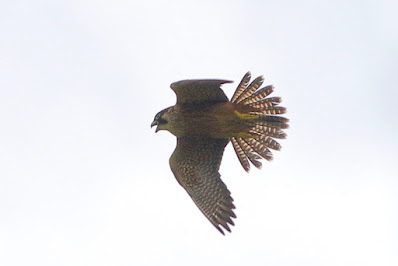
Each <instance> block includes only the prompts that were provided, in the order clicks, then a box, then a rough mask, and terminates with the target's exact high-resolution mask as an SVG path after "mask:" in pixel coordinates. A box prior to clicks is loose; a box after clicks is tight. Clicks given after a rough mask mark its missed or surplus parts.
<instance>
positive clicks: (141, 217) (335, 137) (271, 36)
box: [0, 0, 398, 266]
mask: <svg viewBox="0 0 398 266" xmlns="http://www.w3.org/2000/svg"><path fill="white" fill-rule="evenodd" d="M394 2H395V1H329V2H327V1H213V0H212V1H207V0H202V1H195V2H190V1H127V0H126V1H118V0H115V1H89V0H76V1H4V2H2V3H1V8H0V38H1V39H0V40H1V41H0V265H5V266H13V265H41V266H43V265H73V266H76V265H85V266H86V265H216V264H217V265H306V266H307V265H398V252H397V250H398V230H397V224H398V196H397V192H398V181H397V177H398V163H397V158H398V141H397V137H398V130H397V127H398V119H397V113H398V107H397V98H398V92H397V83H398V75H397V69H398V49H397V47H398V21H397V20H398V19H397V13H398V7H397V3H396V2H395V4H394ZM248 70H250V71H252V74H253V76H258V75H264V77H265V83H266V84H273V85H274V86H275V87H276V91H275V93H274V96H282V98H283V100H284V102H283V105H284V106H286V107H287V108H288V113H287V114H286V116H287V117H288V118H290V119H291V123H290V124H291V127H290V129H288V130H287V133H288V138H287V140H285V141H282V142H281V144H282V146H283V149H282V151H281V152H275V159H274V161H273V162H271V163H268V162H265V163H264V167H263V169H262V170H256V169H254V170H252V171H251V172H250V174H246V173H245V172H244V171H243V169H242V167H241V166H240V164H239V162H238V160H237V158H236V156H235V154H234V152H233V149H232V148H231V146H228V147H227V149H226V152H225V155H224V159H223V163H222V165H221V175H222V178H223V180H224V182H225V183H226V184H227V185H228V188H229V189H230V190H231V192H232V196H233V198H234V199H235V203H236V206H237V209H236V214H237V216H238V218H237V219H236V220H235V223H236V226H235V227H233V228H232V230H233V232H232V233H231V234H229V233H228V234H227V235H226V236H222V235H221V234H220V233H218V232H217V231H216V230H215V229H214V228H213V227H212V225H211V224H210V223H209V222H208V221H207V220H206V218H205V217H204V216H203V215H202V213H201V212H200V211H199V210H198V209H197V208H196V206H195V205H194V204H193V202H192V201H191V199H190V198H189V196H188V195H187V194H186V192H185V191H184V190H183V189H182V188H181V187H180V186H179V185H178V183H177V182H176V180H175V178H174V176H173V174H172V172H171V171H170V168H169V164H168V159H169V157H170V155H171V153H172V151H173V150H174V147H175V137H173V136H172V135H171V134H169V133H168V132H159V133H157V134H155V133H154V129H152V130H151V129H150V123H151V122H152V120H153V117H154V115H155V114H156V113H157V112H158V111H160V110H161V109H163V108H165V107H168V106H171V105H174V103H175V95H174V93H173V91H172V90H171V89H170V88H169V84H170V83H172V82H174V81H177V80H181V79H187V78H217V79H230V80H235V83H234V84H232V85H226V86H224V87H223V89H224V91H225V93H226V94H227V95H228V96H229V97H231V96H232V94H233V92H234V90H235V87H236V85H237V82H239V81H240V79H241V78H242V76H243V74H244V73H245V72H246V71H248Z"/></svg>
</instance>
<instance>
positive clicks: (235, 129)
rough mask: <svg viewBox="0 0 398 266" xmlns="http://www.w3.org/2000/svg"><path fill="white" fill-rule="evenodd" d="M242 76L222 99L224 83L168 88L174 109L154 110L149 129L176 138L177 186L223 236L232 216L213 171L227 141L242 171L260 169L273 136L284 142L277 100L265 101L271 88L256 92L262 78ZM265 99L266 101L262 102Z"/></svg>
mask: <svg viewBox="0 0 398 266" xmlns="http://www.w3.org/2000/svg"><path fill="white" fill-rule="evenodd" d="M250 78H251V76H250V72H248V73H246V75H245V76H244V77H243V79H242V81H241V82H240V84H239V85H238V87H237V89H236V91H235V94H234V95H233V97H232V98H231V101H228V98H227V96H225V94H224V92H223V91H222V90H221V89H220V86H221V85H222V84H224V83H230V81H227V80H183V81H179V82H175V83H173V84H172V85H171V88H172V89H173V90H174V92H175V93H176V95H177V103H176V105H174V106H172V107H169V108H166V109H164V110H162V111H160V112H159V113H158V114H157V115H156V116H155V119H154V121H153V122H152V125H151V126H154V125H157V128H156V131H158V130H168V131H170V132H171V133H172V134H173V135H175V136H176V137H177V147H176V149H175V151H174V153H173V154H172V156H171V157H170V167H171V169H172V172H173V173H174V175H175V177H176V179H177V181H178V182H179V184H180V185H181V186H182V187H184V189H185V190H186V191H187V192H188V194H189V195H190V196H191V198H192V199H193V201H194V202H195V204H196V205H197V206H198V207H199V209H200V210H201V211H202V212H203V214H204V215H205V216H206V217H207V218H208V219H209V221H210V222H211V223H212V224H213V225H214V226H215V227H216V228H217V229H218V230H219V231H220V232H221V233H223V234H224V232H223V230H222V228H224V229H225V230H227V231H230V228H229V225H234V223H233V221H232V218H236V216H235V214H234V212H233V209H235V206H234V205H233V199H232V197H231V193H230V192H229V190H228V189H227V187H226V186H225V184H224V183H223V182H222V181H221V179H220V174H219V172H218V171H219V168H220V164H221V159H222V155H223V152H224V148H225V146H226V145H227V144H228V142H229V141H231V142H232V145H233V147H234V149H235V152H236V155H237V156H238V159H239V161H240V163H241V165H242V166H243V168H244V169H245V170H246V171H249V170H250V164H253V165H254V166H255V167H257V168H261V166H262V164H261V162H260V160H261V159H266V160H271V159H272V158H273V157H272V153H271V151H270V149H273V150H280V148H281V146H280V144H279V143H278V142H277V141H276V140H275V138H285V137H286V134H285V133H284V132H283V131H282V130H283V129H285V128H288V124H287V123H288V121H289V120H288V119H286V118H284V117H281V116H279V115H280V114H283V113H285V112H286V109H285V108H284V107H281V106H279V103H280V102H281V98H279V97H268V96H269V95H270V94H271V93H272V92H273V86H266V87H264V88H260V87H261V85H262V83H263V81H264V79H263V77H261V76H260V77H258V78H256V79H255V80H254V81H253V82H252V83H250V84H249V81H250ZM267 97H268V98H267Z"/></svg>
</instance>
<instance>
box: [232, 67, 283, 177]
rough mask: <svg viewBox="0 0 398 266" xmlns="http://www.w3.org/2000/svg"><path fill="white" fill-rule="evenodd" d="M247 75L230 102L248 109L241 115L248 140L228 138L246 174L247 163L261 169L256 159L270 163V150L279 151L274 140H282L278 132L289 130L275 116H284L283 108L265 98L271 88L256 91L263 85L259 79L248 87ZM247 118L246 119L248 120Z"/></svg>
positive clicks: (248, 76) (281, 119)
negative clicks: (248, 109) (247, 111)
mask: <svg viewBox="0 0 398 266" xmlns="http://www.w3.org/2000/svg"><path fill="white" fill-rule="evenodd" d="M250 78H251V74H250V72H247V73H246V74H245V76H244V77H243V79H242V81H241V82H240V84H239V85H238V88H237V89H236V91H235V94H234V95H233V96H232V99H231V102H232V103H235V104H238V105H245V106H247V107H251V109H250V110H251V111H250V112H249V113H248V114H244V115H242V119H243V120H244V122H243V123H244V124H245V125H246V126H247V128H248V132H247V133H249V134H247V135H248V136H251V137H232V138H231V142H232V145H233V147H234V149H235V152H236V155H237V156H238V159H239V161H240V163H241V165H242V167H243V168H244V169H245V170H246V171H247V172H248V171H249V170H250V163H251V164H253V165H254V166H255V167H257V168H261V166H262V163H261V162H260V161H259V160H260V159H262V158H263V159H266V160H268V161H270V160H272V158H273V156H272V152H271V151H270V149H273V150H280V149H281V145H280V144H279V143H278V142H277V141H276V140H275V138H277V139H284V138H286V134H285V132H283V130H282V129H286V128H288V127H289V125H288V122H289V119H287V118H284V117H281V116H279V115H280V114H284V113H286V108H285V107H282V106H279V104H280V103H281V102H282V99H281V98H280V97H268V96H269V95H270V94H271V93H272V92H273V90H274V87H273V86H272V85H269V86H266V87H263V88H260V87H261V85H262V84H263V82H264V78H263V77H262V76H260V77H257V78H256V79H255V80H253V82H252V83H250V85H248V84H249V81H250ZM249 117H250V118H249Z"/></svg>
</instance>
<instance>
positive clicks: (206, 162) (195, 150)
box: [170, 137, 236, 234]
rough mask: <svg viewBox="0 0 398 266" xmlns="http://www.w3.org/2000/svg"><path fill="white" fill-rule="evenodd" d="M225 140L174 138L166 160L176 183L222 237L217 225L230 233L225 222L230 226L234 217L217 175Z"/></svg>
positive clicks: (227, 192)
mask: <svg viewBox="0 0 398 266" xmlns="http://www.w3.org/2000/svg"><path fill="white" fill-rule="evenodd" d="M228 141H229V140H228V139H212V138H207V139H197V138H188V137H182V138H177V147H176V149H175V151H174V153H173V154H172V155H171V157H170V167H171V170H172V171H173V173H174V176H175V177H176V179H177V181H178V183H180V185H181V186H182V187H183V188H185V190H186V191H187V192H188V194H189V195H190V196H191V198H192V199H193V201H194V202H195V203H196V205H197V206H198V207H199V209H200V210H201V211H202V213H203V214H204V215H205V216H206V217H207V219H209V221H210V222H211V223H212V224H213V225H214V226H215V227H216V228H217V230H218V231H220V232H221V233H222V234H224V232H223V230H222V228H220V225H221V226H222V227H224V228H225V229H226V230H228V231H229V232H230V231H231V230H230V228H229V226H228V223H229V224H231V225H234V223H233V221H232V220H231V218H236V216H235V214H234V212H233V210H232V209H235V206H234V205H233V203H232V202H233V199H232V197H231V193H230V192H229V190H228V189H227V187H226V186H225V184H224V183H223V182H222V181H221V179H220V174H219V173H218V170H219V168H220V164H221V159H222V155H223V152H224V148H225V146H226V145H227V143H228Z"/></svg>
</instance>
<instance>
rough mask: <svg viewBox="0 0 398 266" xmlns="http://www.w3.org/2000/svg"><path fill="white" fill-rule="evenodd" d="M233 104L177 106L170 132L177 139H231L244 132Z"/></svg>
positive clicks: (172, 116)
mask: <svg viewBox="0 0 398 266" xmlns="http://www.w3.org/2000/svg"><path fill="white" fill-rule="evenodd" d="M235 109H236V108H235V105H234V104H233V103H230V102H228V103H218V104H214V105H211V106H206V107H202V108H182V107H178V106H175V108H174V110H173V111H172V112H171V113H170V132H171V133H172V134H174V135H175V136H177V137H183V136H192V137H210V138H229V137H232V136H235V135H236V134H237V133H239V132H240V131H241V130H242V125H241V123H240V120H239V118H238V117H237V116H236V114H235V113H234V111H235Z"/></svg>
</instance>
